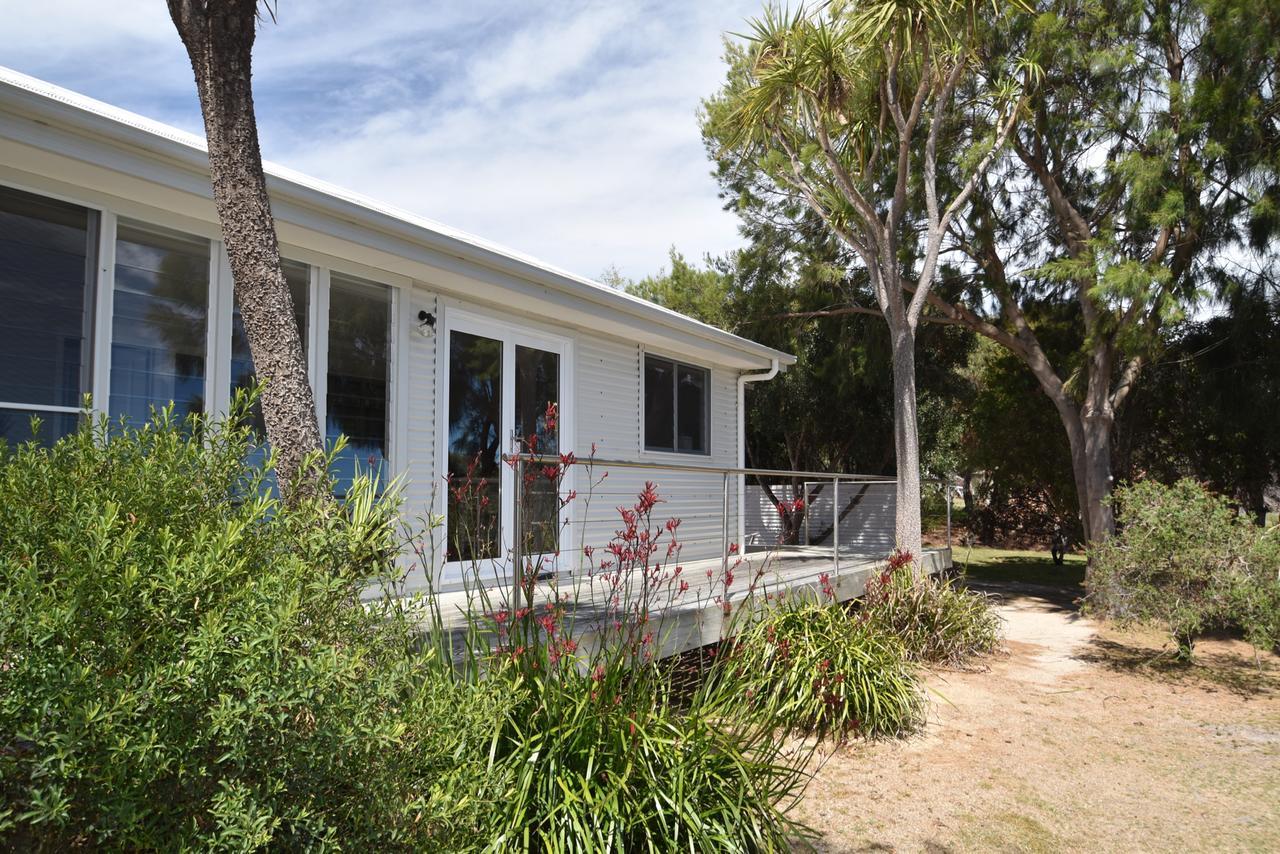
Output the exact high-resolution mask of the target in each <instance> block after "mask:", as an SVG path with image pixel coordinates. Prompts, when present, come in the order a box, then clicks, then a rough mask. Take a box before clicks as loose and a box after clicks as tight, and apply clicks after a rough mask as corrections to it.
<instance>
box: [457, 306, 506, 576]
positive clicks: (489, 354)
mask: <svg viewBox="0 0 1280 854" xmlns="http://www.w3.org/2000/svg"><path fill="white" fill-rule="evenodd" d="M501 453H502V342H501V341H495V340H494V339H492V338H485V337H483V336H480V335H472V334H470V333H468V332H457V331H455V332H452V333H450V335H449V449H448V455H449V459H448V474H449V485H448V486H449V498H448V508H449V510H448V522H447V525H448V537H449V542H448V543H447V544H446V557H447V559H448V560H451V561H473V560H490V559H494V558H498V557H500V554H499V549H500V545H501V542H502V541H501V530H500V517H501V507H502V501H501V477H502V468H501V466H502V462H501Z"/></svg>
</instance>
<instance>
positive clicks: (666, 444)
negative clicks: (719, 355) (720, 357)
mask: <svg viewBox="0 0 1280 854" xmlns="http://www.w3.org/2000/svg"><path fill="white" fill-rule="evenodd" d="M710 412H711V383H710V375H709V374H708V372H707V369H706V368H696V367H693V366H692V365H682V364H680V363H678V362H672V361H670V360H668V359H659V358H657V357H655V356H645V359H644V446H645V448H647V449H648V450H651V451H676V452H678V453H683V454H705V453H707V447H708V443H707V425H708V423H709V422H710V420H711V419H710Z"/></svg>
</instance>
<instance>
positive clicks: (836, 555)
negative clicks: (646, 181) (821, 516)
mask: <svg viewBox="0 0 1280 854" xmlns="http://www.w3.org/2000/svg"><path fill="white" fill-rule="evenodd" d="M831 559H832V561H833V562H834V568H833V570H834V571H833V573H832V574H833V575H835V577H836V581H839V580H840V478H838V477H837V478H835V479H834V480H832V481H831Z"/></svg>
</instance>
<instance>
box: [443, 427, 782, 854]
mask: <svg viewBox="0 0 1280 854" xmlns="http://www.w3.org/2000/svg"><path fill="white" fill-rule="evenodd" d="M553 414H554V413H553V412H552V411H550V410H549V411H548V418H550V417H551V416H552V415H553ZM573 463H574V461H573V460H572V458H570V457H568V456H566V457H565V458H563V459H562V460H561V461H560V462H559V463H558V464H557V465H552V464H550V463H548V464H547V465H545V466H538V467H537V468H536V469H535V468H534V467H531V466H528V467H525V468H524V476H525V477H526V478H529V477H538V478H544V479H545V480H547V481H553V482H554V481H558V480H559V479H560V478H561V477H562V476H563V472H564V469H565V467H567V466H568V465H572V464H573ZM527 485H529V484H527ZM452 489H453V490H454V497H455V498H456V499H458V500H460V501H462V500H472V501H473V500H475V498H474V496H475V492H476V491H475V489H474V488H473V485H472V483H470V479H467V480H466V481H464V482H460V483H456V484H452ZM557 491H558V483H557ZM532 492H533V490H532V489H528V490H526V495H528V494H530V493H532ZM583 500H584V501H588V502H589V500H590V495H589V494H588V495H586V496H584V499H583ZM661 503H662V499H661V498H660V496H659V495H658V493H657V490H656V488H655V487H654V486H653V484H646V486H645V489H644V490H643V491H642V492H641V493H640V494H639V496H638V498H637V501H636V503H635V504H634V505H632V506H626V507H620V508H618V511H619V516H620V521H621V526H620V528H619V530H618V532H617V535H616V536H615V537H614V538H613V540H612V541H611V542H610V543H609V544H608V545H607V546H606V547H604V548H601V549H599V550H595V549H590V548H586V549H584V558H585V559H586V560H590V561H592V564H591V565H590V566H589V568H588V569H587V570H586V572H585V573H584V575H583V577H580V578H579V579H578V581H579V582H581V585H575V586H574V587H573V589H572V591H571V592H569V593H564V594H561V593H560V592H559V591H558V590H557V589H556V588H555V585H554V583H552V584H550V585H548V587H549V588H550V589H549V590H548V587H541V588H539V587H538V586H537V585H535V583H534V582H535V580H536V575H537V572H538V571H539V569H540V562H539V561H538V560H537V559H530V560H529V561H528V563H527V565H526V566H525V567H524V575H525V577H524V579H523V583H522V584H521V585H520V587H521V602H520V604H521V607H517V608H515V609H514V610H512V609H511V607H510V603H509V602H498V603H495V604H496V605H497V606H498V609H497V610H492V609H491V608H490V606H489V604H488V600H487V599H486V598H485V597H486V596H487V594H486V593H485V592H483V590H482V589H481V588H479V586H478V582H479V581H480V579H481V577H482V575H483V573H484V568H483V567H482V566H480V565H477V566H475V567H472V568H471V569H470V570H469V573H468V575H469V576H472V578H469V579H468V586H469V588H470V589H471V590H473V591H474V594H473V596H474V598H473V600H472V608H471V610H470V613H471V614H472V624H471V627H470V631H469V633H468V634H469V637H468V638H467V640H466V642H465V643H464V644H463V645H462V658H463V659H464V665H465V666H463V667H461V668H460V673H463V674H467V675H468V676H470V677H473V678H476V679H481V680H484V681H487V682H489V683H496V684H499V685H502V686H504V688H503V692H504V693H505V694H507V695H509V696H512V697H514V698H516V701H515V703H514V704H513V706H512V707H511V708H510V710H509V713H508V715H507V717H506V719H505V722H504V724H503V726H502V729H501V731H500V732H499V733H498V734H497V735H496V737H495V738H494V741H493V746H492V750H491V756H492V763H493V764H492V767H493V769H494V770H495V772H496V773H497V774H498V775H499V776H500V777H503V778H506V779H510V780H511V781H512V785H511V788H510V789H509V790H508V791H506V792H505V793H504V794H503V795H502V796H501V797H500V798H499V799H497V801H496V802H495V809H496V811H497V813H498V827H499V832H498V833H497V834H496V835H495V837H494V839H493V841H492V842H491V843H490V847H491V848H492V849H494V850H504V851H506V850H533V851H557V852H559V851H674V850H686V851H761V850H786V849H787V848H788V847H789V841H790V840H791V839H792V838H793V837H795V836H797V835H799V834H802V833H803V828H801V827H800V826H799V825H798V824H797V823H796V822H794V821H792V820H791V819H789V818H788V817H787V815H786V812H787V808H788V807H789V806H790V805H791V803H793V802H794V800H795V798H796V797H797V796H798V795H799V793H800V791H801V789H802V787H803V783H804V781H805V777H804V774H803V771H802V769H803V767H804V764H805V762H806V760H807V754H805V753H803V752H800V753H794V754H788V753H785V752H784V748H783V746H782V745H780V744H779V743H778V742H777V740H776V739H775V738H774V737H773V735H774V733H773V727H772V725H771V724H762V723H760V722H759V721H757V720H756V719H755V718H754V717H753V716H751V715H749V714H745V713H744V711H743V710H742V709H740V708H736V709H729V708H726V707H724V706H721V705H719V704H717V703H715V702H713V701H712V699H711V698H710V697H709V696H708V695H706V694H705V693H703V692H699V691H697V690H696V689H695V690H692V691H684V692H682V691H678V690H675V689H674V688H673V687H672V686H673V679H672V674H671V671H670V669H669V665H668V663H667V662H665V661H663V660H662V659H660V658H659V657H658V655H657V654H656V650H657V649H658V648H659V647H660V646H661V643H662V640H663V632H664V627H663V624H662V618H663V614H664V613H665V612H666V611H667V610H668V609H669V608H671V607H672V606H673V605H674V604H676V603H678V602H679V601H680V597H681V596H682V595H683V593H684V592H685V591H686V590H687V589H688V586H689V585H688V584H687V583H686V582H685V581H684V580H683V579H682V578H681V574H682V571H681V569H680V567H679V563H678V560H679V552H680V544H679V542H678V540H677V537H676V534H677V531H678V529H679V521H678V520H674V519H672V520H661V519H659V518H657V508H658V506H659V505H660V504H661ZM530 552H536V550H534V549H529V550H527V551H526V553H530ZM423 555H424V557H425V555H426V552H425V550H424V551H423ZM473 580H474V581H475V582H476V583H474V584H473V583H472V581H473ZM590 591H595V593H596V594H598V595H596V596H595V597H592V600H591V601H590V602H581V603H579V602H578V601H576V599H577V597H578V596H590ZM579 604H581V605H582V607H578V606H579ZM477 605H479V607H476V606H477ZM486 611H487V613H486Z"/></svg>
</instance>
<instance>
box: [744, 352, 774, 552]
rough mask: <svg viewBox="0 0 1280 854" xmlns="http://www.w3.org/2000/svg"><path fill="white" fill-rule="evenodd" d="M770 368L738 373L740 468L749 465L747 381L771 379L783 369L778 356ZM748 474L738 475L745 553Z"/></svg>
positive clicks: (756, 381) (758, 381)
mask: <svg viewBox="0 0 1280 854" xmlns="http://www.w3.org/2000/svg"><path fill="white" fill-rule="evenodd" d="M771 362H772V364H770V366H769V370H767V371H761V372H759V373H754V374H746V373H744V374H738V468H740V469H745V468H746V467H747V383H760V382H765V381H767V380H771V379H773V378H774V377H776V376H777V375H778V373H779V372H780V371H781V370H782V364H781V363H780V362H779V360H778V359H777V357H774V358H773V359H772V360H771ZM746 513H747V476H746V475H745V474H740V475H738V549H739V554H744V553H745V552H746V550H747V544H746V543H745V542H744V540H746V538H747V521H746V520H747V516H746Z"/></svg>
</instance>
